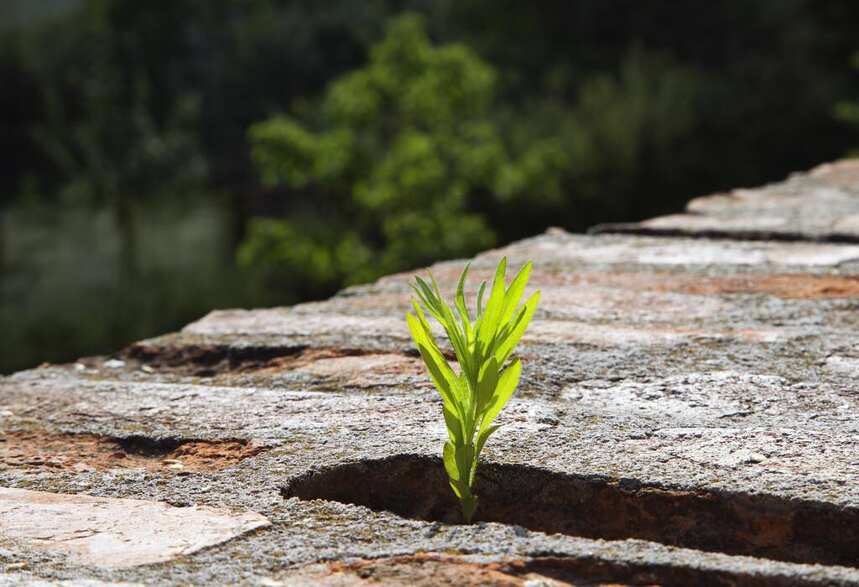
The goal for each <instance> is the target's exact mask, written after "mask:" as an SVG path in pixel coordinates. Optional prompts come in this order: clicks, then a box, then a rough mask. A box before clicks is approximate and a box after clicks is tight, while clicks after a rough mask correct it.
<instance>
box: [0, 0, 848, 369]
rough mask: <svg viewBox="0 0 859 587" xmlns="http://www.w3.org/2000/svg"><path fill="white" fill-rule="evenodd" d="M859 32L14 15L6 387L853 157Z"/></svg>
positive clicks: (215, 11)
mask: <svg viewBox="0 0 859 587" xmlns="http://www.w3.org/2000/svg"><path fill="white" fill-rule="evenodd" d="M416 15H420V16H416ZM857 26H859V3H857V2H855V1H853V0H830V1H827V2H813V1H812V0H758V1H756V2H747V1H745V0H728V1H725V2H709V3H700V2H688V3H680V2H663V1H654V2H640V0H579V1H576V2H569V1H568V0H541V2H538V3H528V2H521V1H519V0H491V1H490V0H366V1H364V2H355V1H354V0H327V1H325V2H319V1H318V0H248V1H246V2H235V1H233V0H151V1H147V2H130V1H127V0H44V1H42V2H32V1H31V0H5V1H4V2H0V87H2V89H3V91H2V92H0V150H2V152H3V155H4V156H3V157H0V330H2V332H3V336H2V337H0V372H4V371H11V370H14V369H18V368H22V367H24V366H27V365H31V364H34V363H36V362H39V361H41V360H68V359H71V358H74V357H76V356H79V355H81V354H84V353H95V352H107V351H110V350H113V349H115V348H116V347H118V346H120V345H122V344H124V343H126V342H129V341H131V340H133V339H136V338H140V337H143V336H150V335H155V334H157V333H159V332H162V331H164V330H169V329H174V328H177V327H179V326H181V325H182V324H183V323H185V322H187V321H188V320H190V319H193V318H194V317H196V316H199V315H201V314H203V313H205V312H206V311H208V310H209V309H210V308H211V307H213V306H215V305H219V306H224V305H245V306H254V305H260V304H283V303H293V302H296V301H300V300H304V299H310V298H315V297H320V296H324V295H328V294H330V293H332V292H334V291H336V290H337V289H338V288H339V287H341V286H342V285H344V284H347V283H355V282H360V281H364V280H367V279H371V278H372V277H374V276H376V275H379V274H381V273H386V272H390V271H395V270H397V269H404V268H407V267H414V266H417V265H422V264H425V263H428V262H430V261H432V260H434V259H436V258H441V257H450V256H462V255H468V254H471V253H473V252H475V251H476V250H479V249H482V248H485V247H487V246H491V245H492V244H503V243H506V242H509V241H511V240H513V239H517V238H522V237H525V236H528V235H532V234H534V233H537V232H540V231H542V230H545V228H546V227H547V226H549V225H560V226H563V227H565V228H567V229H570V230H584V229H586V228H587V227H589V226H591V225H593V224H596V223H599V222H610V221H627V220H636V219H640V218H644V217H648V216H653V215H656V214H660V213H665V212H669V211H674V210H677V209H679V208H680V207H681V206H682V205H683V203H684V202H685V201H686V200H687V199H689V198H690V197H693V196H696V195H700V194H704V193H709V192H713V191H718V190H722V189H728V188H732V187H736V186H738V185H754V184H758V183H763V182H766V181H772V180H777V179H780V178H782V177H784V176H785V175H787V174H788V173H790V172H792V171H795V170H797V169H803V168H808V167H810V166H812V165H814V164H817V163H819V162H821V161H825V160H831V159H834V158H837V157H840V156H842V155H843V154H844V153H845V152H847V151H848V150H849V149H850V148H851V147H854V148H855V147H856V145H857V144H859V137H857V136H856V132H857V128H859V126H857V125H855V124H849V123H846V122H849V121H851V120H852V121H856V120H857V118H859V116H857V114H856V112H857V107H856V101H855V97H856V96H859V79H857V77H859V76H857V73H856V71H857V70H853V69H851V67H850V60H851V56H852V55H854V54H855V53H856V51H857V49H859V47H857V41H856V36H855V30H856V28H857ZM833 111H835V112H836V114H837V115H836V116H833ZM213 218H216V219H217V220H216V221H214V220H212V219H213ZM87 223H90V224H91V225H92V226H90V227H88V226H87ZM189 235H195V236H194V237H193V238H191V237H190V236H189ZM88 237H93V238H88ZM164 250H170V251H173V254H169V255H164V254H163V251H164ZM237 260H238V261H239V263H237ZM195 267H196V268H198V269H199V270H197V269H195ZM94 300H97V303H96V302H94ZM51 325H55V327H54V328H51Z"/></svg>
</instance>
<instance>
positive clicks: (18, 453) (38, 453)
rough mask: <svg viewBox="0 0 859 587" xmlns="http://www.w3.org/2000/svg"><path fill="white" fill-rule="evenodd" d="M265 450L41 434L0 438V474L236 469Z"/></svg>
mask: <svg viewBox="0 0 859 587" xmlns="http://www.w3.org/2000/svg"><path fill="white" fill-rule="evenodd" d="M262 450H263V449H262V448H261V447H258V446H253V445H252V444H251V443H248V442H247V441H244V440H223V441H208V440H190V441H182V442H176V443H169V444H167V445H166V446H165V445H164V444H161V445H159V444H157V443H141V442H139V441H135V440H121V439H114V438H110V437H105V436H97V435H92V434H56V433H50V432H44V431H22V432H7V433H6V434H3V435H0V470H3V469H27V470H34V469H35V470H71V471H90V470H96V471H105V470H110V469H146V470H148V471H160V472H180V471H189V472H195V473H205V472H211V471H218V470H221V469H224V468H226V467H229V466H231V465H235V464H236V463H239V462H241V461H243V460H245V459H246V458H248V457H251V456H254V455H256V454H258V453H259V452H261V451H262Z"/></svg>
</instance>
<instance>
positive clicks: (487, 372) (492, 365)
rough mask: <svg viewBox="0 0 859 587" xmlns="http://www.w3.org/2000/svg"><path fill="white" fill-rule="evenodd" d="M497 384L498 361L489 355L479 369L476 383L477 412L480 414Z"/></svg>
mask: <svg viewBox="0 0 859 587" xmlns="http://www.w3.org/2000/svg"><path fill="white" fill-rule="evenodd" d="M497 386H498V361H496V360H495V357H490V358H489V360H488V361H487V362H486V363H484V365H483V368H482V369H481V370H480V382H479V383H478V385H477V412H478V415H480V416H482V415H483V412H484V411H485V409H486V406H487V405H488V404H489V400H490V399H492V395H493V394H494V393H495V388H496V387H497Z"/></svg>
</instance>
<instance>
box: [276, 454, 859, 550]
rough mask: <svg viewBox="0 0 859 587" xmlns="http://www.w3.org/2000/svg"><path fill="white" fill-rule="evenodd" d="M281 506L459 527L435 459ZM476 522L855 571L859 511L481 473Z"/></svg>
mask: <svg viewBox="0 0 859 587" xmlns="http://www.w3.org/2000/svg"><path fill="white" fill-rule="evenodd" d="M281 494H282V496H283V497H284V498H292V497H296V498H299V499H302V500H313V499H323V500H329V501H338V502H341V503H348V504H354V505H361V506H365V507H368V508H370V509H373V510H376V511H388V512H392V513H394V514H397V515H400V516H403V517H406V518H412V519H418V520H426V521H435V522H443V523H458V522H459V521H460V520H461V518H460V515H459V511H458V506H457V504H456V502H455V499H454V497H453V495H452V493H451V490H450V487H449V485H448V482H447V477H446V474H445V472H444V468H443V465H442V463H441V460H440V459H437V458H432V457H427V456H423V455H410V454H404V455H396V456H392V457H389V458H385V459H378V460H369V461H361V462H356V463H347V464H342V465H337V466H333V467H328V468H324V469H320V470H312V471H309V472H307V473H305V474H304V475H302V476H299V477H296V478H294V479H292V480H290V482H289V483H288V484H287V485H286V486H284V487H283V488H282V489H281ZM476 494H477V495H478V497H479V503H478V509H477V515H476V521H482V522H498V523H502V524H511V525H516V526H523V527H525V528H527V529H529V530H534V531H538V532H545V533H549V534H553V533H559V534H567V535H571V536H580V537H585V538H597V539H605V540H623V539H629V538H636V539H641V540H648V541H652V542H660V543H662V544H667V545H671V546H679V547H684V548H692V549H697V550H704V551H711V552H722V553H725V554H729V555H745V556H754V557H760V558H769V559H775V560H782V561H788V562H796V563H810V564H813V563H819V564H826V565H844V566H852V567H857V566H859V509H856V508H840V507H836V506H834V505H832V504H826V503H820V502H811V501H797V500H789V499H784V498H780V497H776V496H772V495H750V494H740V493H727V492H711V491H704V490H697V491H683V490H673V489H666V488H661V487H657V486H648V485H643V484H641V483H637V482H635V481H632V480H616V479H608V478H601V477H586V476H578V475H570V474H561V473H556V472H553V471H548V470H545V469H540V468H536V467H529V466H522V465H501V464H494V463H484V464H482V465H481V466H480V468H479V469H478V479H477V487H476Z"/></svg>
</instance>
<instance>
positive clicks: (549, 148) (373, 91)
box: [239, 14, 567, 287]
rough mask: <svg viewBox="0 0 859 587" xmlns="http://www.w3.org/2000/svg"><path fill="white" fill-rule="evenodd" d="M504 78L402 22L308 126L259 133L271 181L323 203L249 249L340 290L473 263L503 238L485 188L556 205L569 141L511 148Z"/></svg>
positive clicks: (250, 256) (300, 280)
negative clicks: (481, 208) (442, 264)
mask: <svg viewBox="0 0 859 587" xmlns="http://www.w3.org/2000/svg"><path fill="white" fill-rule="evenodd" d="M496 78H497V74H496V72H495V70H494V69H493V68H492V67H491V66H489V65H488V64H487V63H486V62H484V61H483V60H481V59H480V58H479V57H478V56H477V55H476V54H475V53H474V52H473V51H472V50H471V49H469V48H468V47H467V46H465V45H462V44H458V43H457V44H454V43H451V44H446V45H438V46H435V45H433V44H432V43H431V42H430V40H429V38H428V37H427V34H426V30H425V27H424V23H423V19H422V18H421V17H419V16H417V15H414V14H412V15H404V16H400V17H398V18H396V19H394V20H392V21H391V22H390V24H389V26H388V27H387V30H386V32H385V36H384V38H383V39H382V40H381V41H380V42H379V43H377V44H375V45H373V46H372V47H371V49H370V59H369V62H368V63H367V65H366V66H364V67H361V68H358V69H355V70H353V71H350V72H349V73H348V74H345V75H343V76H341V77H339V78H337V79H335V80H333V81H332V83H331V84H330V85H329V86H328V87H327V89H326V91H325V93H324V96H323V97H322V99H321V100H320V101H319V105H318V107H316V108H309V107H305V108H304V109H303V110H304V111H305V112H304V115H303V116H302V117H301V118H302V119H297V118H295V117H291V116H287V115H280V116H277V117H274V118H272V119H270V120H267V121H265V122H261V123H259V124H256V125H254V126H252V127H251V129H250V140H251V143H252V145H253V157H254V160H255V162H256V163H257V165H258V167H259V169H260V171H261V174H262V178H263V181H264V182H265V183H266V184H267V185H269V186H277V185H281V184H283V185H286V186H288V187H289V188H291V189H294V190H307V191H310V192H312V193H313V194H314V195H315V197H317V198H321V200H318V201H317V205H316V206H314V207H313V208H311V209H308V208H306V207H302V206H300V205H298V206H296V207H295V208H294V209H293V210H292V212H293V213H291V214H290V215H289V216H288V217H287V218H285V219H258V220H255V221H254V222H253V223H252V224H251V226H250V231H249V234H248V238H247V240H246V242H245V243H244V244H243V246H242V247H241V249H240V250H239V259H240V260H241V262H242V263H243V264H244V265H246V266H249V267H251V268H258V267H264V268H265V269H266V270H267V273H268V275H267V276H266V277H268V278H269V279H271V280H272V281H273V282H274V283H278V281H279V280H282V279H283V278H284V277H287V278H288V279H289V282H287V283H285V284H283V285H282V287H290V286H292V287H294V285H292V284H293V283H295V284H307V283H310V284H313V283H319V282H321V283H323V284H325V285H339V284H342V283H356V282H363V281H367V280H369V279H373V278H375V277H377V276H379V275H383V274H385V273H390V272H392V271H398V270H401V269H403V268H406V267H414V266H418V265H421V264H425V263H429V262H431V261H433V260H434V259H438V258H446V257H448V258H449V257H456V256H463V255H471V254H473V253H475V252H477V251H479V250H481V249H484V248H486V247H489V246H491V245H492V244H494V242H495V240H496V235H495V233H494V232H493V230H492V228H491V226H490V224H489V223H488V222H487V220H488V219H489V218H488V217H487V215H484V214H479V213H477V212H476V211H475V207H474V205H473V203H472V202H473V200H474V197H475V194H476V193H478V192H481V191H482V192H485V193H489V194H491V195H492V204H493V205H497V206H503V205H506V204H507V203H508V202H510V201H511V200H513V199H516V198H522V197H523V196H524V195H525V194H532V195H536V194H538V193H541V192H542V193H544V194H545V195H547V196H549V197H552V198H554V199H556V200H557V199H559V198H560V188H559V186H558V181H557V180H558V176H559V174H560V172H561V170H562V169H563V168H564V167H565V166H566V164H567V157H566V154H565V152H564V150H563V149H562V148H561V145H560V143H559V142H557V141H555V140H542V141H541V140H539V139H533V140H530V141H527V142H524V143H522V144H520V145H519V148H518V149H517V150H516V151H514V150H513V149H512V148H511V147H510V146H509V145H508V144H507V143H506V142H505V140H504V136H503V134H502V129H501V128H500V126H499V125H498V123H497V122H496V121H495V120H493V119H492V114H493V112H494V111H493V106H494V98H495V84H496Z"/></svg>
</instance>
